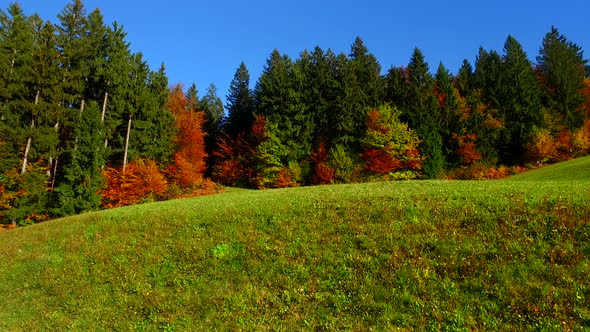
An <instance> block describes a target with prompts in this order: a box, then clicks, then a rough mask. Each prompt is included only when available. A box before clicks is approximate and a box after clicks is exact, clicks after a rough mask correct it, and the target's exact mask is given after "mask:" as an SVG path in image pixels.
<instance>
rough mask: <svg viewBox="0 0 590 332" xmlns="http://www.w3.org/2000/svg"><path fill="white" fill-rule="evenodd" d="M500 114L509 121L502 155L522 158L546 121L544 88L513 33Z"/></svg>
mask: <svg viewBox="0 0 590 332" xmlns="http://www.w3.org/2000/svg"><path fill="white" fill-rule="evenodd" d="M502 73H503V74H502V78H503V81H502V97H501V99H500V101H501V104H500V105H499V106H500V114H501V117H502V119H503V120H504V122H505V130H504V132H505V135H504V136H505V140H506V141H505V142H504V143H505V144H506V148H505V149H504V151H502V157H503V158H504V161H506V162H515V161H520V159H521V158H522V157H523V154H524V152H525V145H526V143H527V141H528V139H529V137H530V135H531V133H532V132H533V131H534V130H535V129H536V128H538V127H539V126H540V125H541V124H542V113H541V91H540V89H539V84H538V82H537V78H536V77H535V74H534V72H533V69H532V64H531V62H530V61H529V60H528V58H527V55H526V53H525V52H524V50H523V49H522V46H521V45H520V44H519V43H518V41H516V39H514V38H513V37H512V36H509V37H508V38H507V39H506V43H505V44H504V58H503V66H502Z"/></svg>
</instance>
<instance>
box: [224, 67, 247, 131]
mask: <svg viewBox="0 0 590 332" xmlns="http://www.w3.org/2000/svg"><path fill="white" fill-rule="evenodd" d="M226 101H227V102H226V105H225V108H226V109H227V118H226V119H225V122H224V125H223V129H224V131H225V132H226V133H227V134H228V135H230V136H231V137H235V136H236V135H237V134H238V133H240V132H248V131H249V130H250V128H251V127H252V123H253V122H254V99H253V96H252V91H251V90H250V74H249V73H248V68H246V65H245V64H244V63H243V62H242V63H241V64H240V66H239V67H238V69H237V70H236V73H235V75H234V78H233V80H232V81H231V84H230V87H229V94H228V95H227V97H226Z"/></svg>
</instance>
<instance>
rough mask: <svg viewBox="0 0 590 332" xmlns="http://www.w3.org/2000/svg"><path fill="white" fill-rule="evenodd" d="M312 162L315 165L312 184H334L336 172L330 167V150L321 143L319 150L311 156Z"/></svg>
mask: <svg viewBox="0 0 590 332" xmlns="http://www.w3.org/2000/svg"><path fill="white" fill-rule="evenodd" d="M311 161H312V165H313V175H312V177H311V183H313V184H329V183H332V182H334V179H335V174H334V170H333V169H332V168H330V167H329V166H328V149H326V146H325V145H324V144H323V143H320V146H319V147H318V149H317V150H316V151H314V152H313V153H312V154H311Z"/></svg>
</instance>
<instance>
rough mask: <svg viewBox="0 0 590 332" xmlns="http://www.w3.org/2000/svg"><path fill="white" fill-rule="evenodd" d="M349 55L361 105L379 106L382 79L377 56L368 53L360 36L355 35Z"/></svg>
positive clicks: (381, 96) (381, 98)
mask: <svg viewBox="0 0 590 332" xmlns="http://www.w3.org/2000/svg"><path fill="white" fill-rule="evenodd" d="M349 56H350V59H351V66H352V67H353V68H354V73H355V76H356V79H357V80H358V84H359V86H360V96H359V99H360V103H361V105H363V106H364V107H365V108H367V107H369V108H375V107H377V106H379V104H381V102H382V100H383V94H384V81H383V78H382V77H381V65H380V64H379V62H378V61H377V58H375V56H374V55H373V54H371V53H369V50H368V49H367V48H366V47H365V44H364V43H363V40H362V39H361V38H360V37H356V39H355V41H354V43H353V44H352V46H351V50H350V55H349Z"/></svg>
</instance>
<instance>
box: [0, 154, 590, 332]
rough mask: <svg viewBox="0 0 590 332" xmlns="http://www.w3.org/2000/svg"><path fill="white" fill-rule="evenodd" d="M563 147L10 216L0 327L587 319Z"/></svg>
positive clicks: (582, 246) (443, 325)
mask: <svg viewBox="0 0 590 332" xmlns="http://www.w3.org/2000/svg"><path fill="white" fill-rule="evenodd" d="M571 163H573V164H571V165H574V166H572V167H573V168H567V167H566V166H567V164H560V165H555V166H552V167H556V168H554V169H553V170H552V169H550V168H545V169H539V170H537V171H534V172H530V173H525V174H522V175H519V176H517V177H515V178H513V179H509V180H495V181H442V180H441V181H408V182H390V183H367V184H354V185H333V186H321V187H306V188H292V189H281V190H267V191H249V190H235V191H230V192H228V193H225V194H221V195H215V196H207V197H199V198H194V199H187V200H175V201H167V202H160V203H152V204H145V205H137V206H131V207H126V208H121V209H115V210H108V211H101V212H97V213H89V214H84V215H80V216H75V217H70V218H65V219H59V220H53V221H49V222H46V223H43V224H38V225H34V226H29V227H24V228H19V229H16V230H13V231H8V232H3V233H0V299H2V301H0V330H3V331H21V330H22V331H38V330H132V331H133V330H135V331H185V330H191V331H198V330H221V331H224V330H244V331H254V330H255V331H265V330H269V331H294V330H317V331H342V330H352V331H369V330H371V329H372V330H453V331H455V330H549V331H552V330H559V331H562V330H584V329H590V259H589V258H590V222H589V221H590V159H588V158H584V159H581V161H580V160H576V161H572V162H571ZM564 165H565V166H564ZM535 172H537V173H535ZM542 172H545V173H542ZM560 173H561V174H562V175H561V177H559V176H558V174H560ZM581 173H585V175H582V174H581ZM534 174H537V176H531V175H534Z"/></svg>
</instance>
